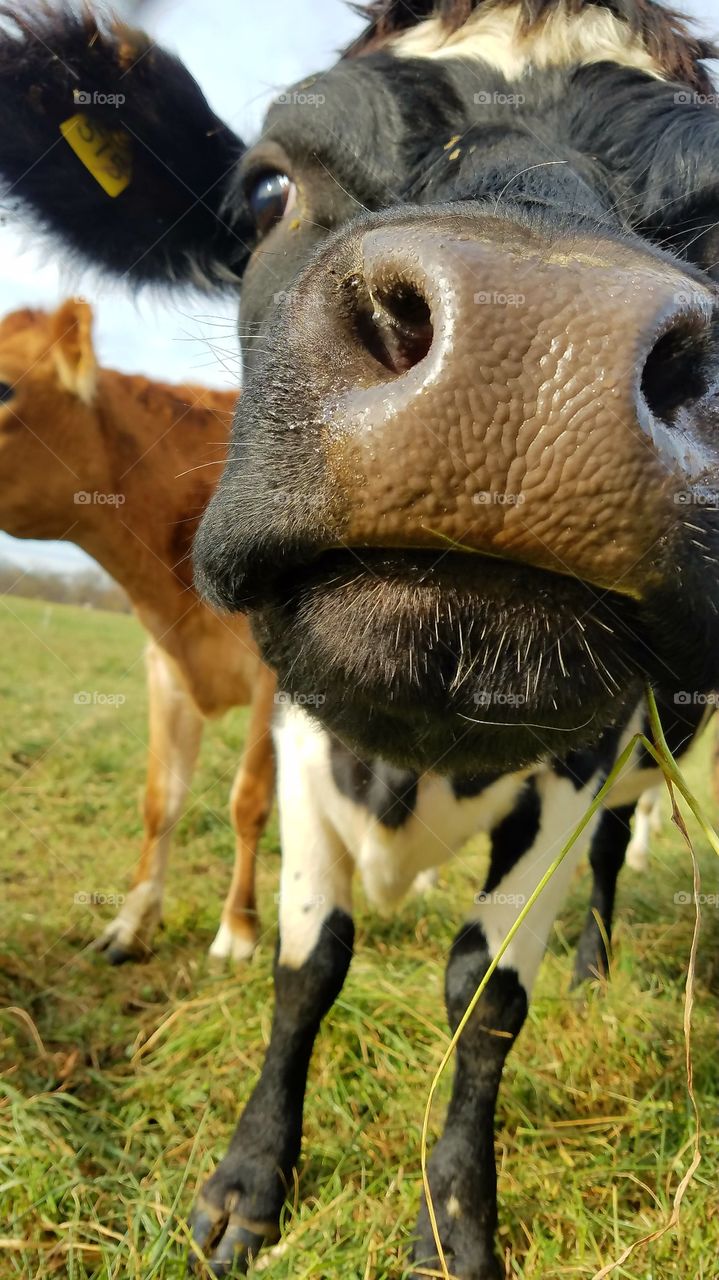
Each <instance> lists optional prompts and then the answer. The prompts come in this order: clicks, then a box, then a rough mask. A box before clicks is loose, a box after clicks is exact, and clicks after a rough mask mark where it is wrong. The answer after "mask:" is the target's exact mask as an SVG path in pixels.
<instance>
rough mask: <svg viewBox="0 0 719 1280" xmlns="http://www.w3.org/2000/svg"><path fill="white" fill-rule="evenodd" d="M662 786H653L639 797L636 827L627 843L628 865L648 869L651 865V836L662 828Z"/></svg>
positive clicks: (635, 813)
mask: <svg viewBox="0 0 719 1280" xmlns="http://www.w3.org/2000/svg"><path fill="white" fill-rule="evenodd" d="M661 795H662V792H661V787H652V788H651V790H650V791H645V792H644V793H643V795H641V796H640V797H639V803H638V805H637V807H636V809H635V811H634V829H633V831H632V838H631V840H630V841H629V844H628V845H627V866H629V867H633V868H634V870H635V871H646V869H647V867H648V866H649V847H650V844H651V836H652V835H656V834H657V831H660V830H661Z"/></svg>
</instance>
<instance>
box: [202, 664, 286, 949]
mask: <svg viewBox="0 0 719 1280" xmlns="http://www.w3.org/2000/svg"><path fill="white" fill-rule="evenodd" d="M275 688H276V683H275V677H274V675H273V674H272V673H271V672H270V671H268V670H267V668H265V667H263V668H262V671H261V674H260V677H259V680H258V682H257V685H256V688H255V693H254V697H253V700H252V714H251V716H250V724H249V728H248V731H247V739H246V741H245V749H244V752H243V755H242V760H241V762H240V767H239V769H238V771H237V776H236V778H235V781H234V784H233V787H232V795H231V797H230V815H231V817H232V825H233V827H234V828H235V834H236V837H237V844H236V850H235V866H234V870H233V873H232V884H231V885H230V891H229V893H228V895H227V898H226V900H225V905H224V907H223V910H222V923H221V924H220V928H219V930H218V932H217V936H216V938H215V940H214V942H213V944H212V946H211V947H210V955H211V956H219V957H222V958H224V957H227V956H230V957H231V958H232V959H233V960H247V959H249V957H250V956H251V955H252V953H253V951H254V949H255V946H256V945H257V937H258V931H259V920H258V917H257V902H256V897H255V859H256V857H257V845H258V842H259V839H260V836H261V835H262V832H263V831H264V829H265V824H266V822H267V819H268V817H269V813H270V809H271V807H272V798H273V794H274V780H275V757H274V749H273V746H272V730H271V725H272V713H273V711H274V696H275Z"/></svg>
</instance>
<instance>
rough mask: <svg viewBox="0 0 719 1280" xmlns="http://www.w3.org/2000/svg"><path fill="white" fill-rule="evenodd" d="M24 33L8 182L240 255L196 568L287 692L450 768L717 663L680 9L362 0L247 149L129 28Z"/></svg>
mask: <svg viewBox="0 0 719 1280" xmlns="http://www.w3.org/2000/svg"><path fill="white" fill-rule="evenodd" d="M33 21H35V24H36V25H35V26H34V27H33ZM33 21H30V20H29V21H28V23H26V24H25V26H24V28H23V30H22V32H21V33H20V34H19V35H16V37H15V42H14V44H13V41H12V40H8V43H7V47H6V51H5V54H4V57H5V60H6V69H5V71H4V73H2V77H1V78H2V80H3V82H4V83H5V86H6V87H5V88H4V89H3V90H2V100H1V101H0V116H2V114H3V113H7V115H8V121H9V118H10V114H11V112H12V117H13V120H14V121H17V118H18V99H20V100H21V101H22V103H23V109H22V111H21V112H20V120H21V124H20V126H18V125H17V123H14V125H13V127H12V128H10V125H9V123H8V127H7V128H6V129H5V130H3V134H2V137H3V141H2V143H1V144H0V169H3V170H4V172H5V173H6V175H7V177H8V178H9V179H10V180H11V181H12V183H13V184H14V186H13V190H14V193H15V194H16V195H17V196H18V198H19V199H20V200H23V201H24V202H25V203H26V204H28V205H30V206H32V207H33V208H34V209H35V210H36V212H39V214H40V215H41V217H42V218H43V220H44V221H45V223H46V225H48V226H49V227H50V228H51V229H52V230H54V231H55V232H58V233H60V234H61V235H62V236H63V238H64V239H65V241H66V242H70V243H71V244H72V245H73V246H74V247H75V248H76V250H78V251H79V252H81V253H82V254H84V255H85V256H90V257H91V258H93V259H94V260H95V261H98V262H100V263H102V264H104V265H106V266H109V267H111V268H112V269H113V270H115V271H116V272H120V273H123V272H124V273H127V274H129V275H130V276H131V277H134V278H136V279H143V278H150V279H158V278H159V279H171V278H176V279H179V280H193V279H196V280H204V281H206V282H208V283H209V284H218V283H219V282H221V281H222V280H227V279H232V278H237V279H239V278H240V277H241V278H242V285H241V288H242V327H243V331H244V332H245V333H247V334H250V335H255V336H252V337H251V338H250V339H249V340H248V341H246V342H245V351H244V366H245V379H244V388H245V389H244V394H243V396H242V399H241V403H240V407H239V410H238V416H237V421H236V424H235V431H234V439H233V444H232V449H231V455H230V459H229V462H228V465H227V468H226V470H225V473H224V476H223V479H222V481H221V483H220V486H219V489H218V491H217V493H216V496H215V498H214V499H213V501H212V502H211V504H210V508H209V510H208V512H207V515H206V517H205V520H204V523H203V526H202V529H201V532H200V537H199V541H198V544H197V565H198V568H199V574H200V577H201V579H202V582H203V584H204V586H205V588H206V590H207V591H208V593H209V594H210V596H211V598H212V599H213V600H214V601H215V602H216V603H218V604H220V605H222V606H224V607H228V608H232V609H246V610H249V611H250V612H251V614H252V617H253V620H254V625H255V629H256V633H257V635H258V638H259V640H260V643H261V645H262V648H263V651H264V654H265V656H266V657H267V659H268V661H269V662H270V663H271V664H273V665H275V666H276V667H277V669H278V672H279V675H280V680H281V682H282V683H283V684H284V685H285V687H286V688H287V689H288V690H289V691H290V692H294V693H297V694H298V695H300V696H305V697H309V695H312V700H313V702H314V704H315V705H319V707H320V710H321V714H322V716H323V718H324V719H325V721H326V722H327V723H328V724H329V725H330V726H331V727H332V728H334V729H335V730H337V731H338V732H339V733H340V734H342V735H344V736H345V737H346V738H348V739H349V740H351V741H353V742H355V743H357V744H359V745H360V746H361V747H363V748H364V749H366V750H370V751H373V752H380V753H382V754H384V755H388V756H390V757H393V758H396V759H399V760H401V761H404V762H407V763H410V764H412V765H413V766H415V767H420V768H429V767H439V768H444V769H449V768H452V769H459V770H461V769H476V768H478V767H482V766H485V765H492V766H498V765H500V766H507V767H510V766H516V765H519V764H521V763H525V762H527V761H529V760H532V759H536V758H537V757H539V756H540V755H542V754H544V753H545V752H546V751H548V750H551V751H558V752H562V751H566V750H567V749H569V748H570V747H575V746H577V745H580V744H581V743H584V742H587V741H591V740H592V739H594V738H596V737H597V735H598V734H599V732H600V730H601V729H602V728H604V727H606V726H607V724H610V723H614V722H616V721H617V720H619V719H620V718H621V717H622V716H623V715H624V714H625V712H626V709H627V706H628V705H629V703H630V701H632V700H633V699H635V698H636V697H637V694H638V693H639V691H640V690H641V687H642V684H643V682H644V681H645V680H646V679H647V678H648V679H650V680H651V681H653V682H654V683H655V684H657V685H658V686H661V687H662V688H663V689H665V690H668V691H670V692H671V691H678V690H687V691H689V690H694V689H706V688H709V687H711V686H713V685H715V684H717V683H719V619H718V617H717V608H718V605H719V567H718V566H719V561H718V559H717V556H718V554H719V515H718V513H717V505H718V504H717V496H718V495H719V471H718V470H717V464H718V462H719V457H718V453H717V444H718V442H719V436H718V435H717V429H718V428H719V396H718V392H717V386H718V373H719V368H718V357H719V342H718V327H717V323H716V318H717V302H718V296H717V290H716V287H715V283H714V279H713V277H714V274H715V270H714V269H715V266H716V262H717V259H718V258H719V234H718V233H717V230H716V225H717V214H718V210H719V184H718V182H717V174H718V173H719V112H717V109H716V101H717V99H716V97H714V96H713V91H712V87H711V84H710V82H709V80H708V78H707V76H706V73H705V71H704V70H703V68H702V65H701V59H702V58H703V57H706V56H708V55H709V54H710V52H711V51H710V49H709V47H708V46H707V45H703V44H701V42H699V41H698V40H696V39H695V38H693V37H692V36H691V35H689V34H688V32H687V30H686V28H685V26H684V25H683V23H682V22H681V20H679V19H678V18H677V17H676V15H674V14H671V13H669V12H668V11H665V10H663V9H662V8H660V7H659V6H657V5H655V4H653V3H651V2H650V0H621V3H619V4H616V3H615V4H612V5H611V6H609V5H607V6H604V5H601V4H585V3H582V0H573V2H572V3H571V4H562V5H560V4H558V3H555V2H554V0H537V2H532V3H529V0H525V2H524V3H520V4H509V3H503V2H502V0H480V2H479V3H474V4H472V3H469V2H467V3H460V0H444V2H443V3H442V4H438V5H437V6H436V12H435V6H433V4H432V3H430V2H429V0H422V2H421V3H417V4H414V5H411V6H408V5H405V4H400V3H396V0H378V2H377V3H375V4H374V5H373V6H372V7H371V12H370V14H369V25H368V28H367V31H366V33H365V36H364V37H363V39H362V40H360V41H359V43H358V44H357V46H355V47H354V48H353V49H352V50H350V51H349V52H348V54H347V55H345V56H344V57H343V58H342V59H340V61H339V62H338V64H337V65H336V66H335V67H333V68H332V69H331V70H329V71H327V72H325V73H323V74H322V75H318V76H315V77H313V78H311V79H309V80H307V81H305V82H303V83H302V84H300V85H298V86H295V87H294V88H292V89H290V90H289V91H287V92H286V93H284V94H282V95H281V96H280V98H279V99H278V101H277V102H276V104H275V105H274V106H273V107H272V108H271V110H270V112H269V114H268V116H267V119H266V122H265V126H264V129H263V132H262V136H261V137H260V139H259V140H258V141H257V142H256V144H255V145H253V146H252V147H250V148H248V149H247V148H244V147H242V146H241V144H240V143H239V142H238V141H237V140H236V139H234V138H233V137H232V135H231V134H230V133H229V131H228V130H227V129H226V128H225V126H223V125H221V124H220V122H219V121H216V120H215V118H214V117H212V116H211V115H210V113H209V109H208V108H207V106H206V104H205V103H204V100H203V99H202V98H201V96H200V95H199V92H198V90H197V89H196V86H194V84H193V83H192V82H191V81H190V80H189V77H187V74H186V73H185V72H184V71H183V70H182V68H180V66H179V64H177V63H176V62H175V61H174V60H172V59H170V58H169V57H168V56H167V55H165V54H163V53H162V52H161V51H158V50H157V49H150V50H149V51H148V49H147V47H146V46H144V45H143V43H142V39H141V38H140V37H138V36H137V34H136V33H128V32H123V31H117V30H115V31H107V30H105V31H99V32H98V31H95V30H94V29H93V31H92V33H90V32H89V28H88V27H87V25H83V22H85V23H87V20H82V21H81V20H79V19H71V18H70V17H69V16H68V15H65V18H64V19H63V21H62V22H60V21H59V20H58V19H57V18H53V19H49V18H47V17H45V18H44V19H43V21H44V23H45V28H44V30H43V31H42V32H40V34H41V35H42V41H41V42H40V41H39V40H38V39H36V38H35V37H36V35H37V33H38V28H37V22H38V21H40V20H39V19H34V20H33ZM48 24H50V26H49V27H48ZM90 34H91V35H92V38H90ZM58 44H60V45H61V52H62V59H61V61H58V59H57V58H55V59H53V60H52V61H51V60H50V57H49V55H48V53H47V49H48V48H49V49H50V50H51V52H53V53H56V52H58ZM65 67H69V69H70V71H71V72H72V73H73V74H74V75H75V76H76V77H77V78H78V80H82V84H83V91H84V92H85V93H86V94H87V95H88V97H89V98H90V104H89V105H88V107H87V109H86V112H85V115H86V118H87V119H88V120H89V121H90V123H91V125H92V124H93V122H96V125H97V127H98V128H104V129H105V130H107V131H110V130H112V129H114V130H115V131H117V130H120V131H122V132H123V135H124V143H123V145H126V146H127V147H128V148H129V149H130V150H131V152H132V164H133V166H134V169H133V173H132V179H131V181H130V182H129V184H128V185H127V186H126V189H124V190H123V191H122V192H121V193H120V194H119V195H117V196H115V197H108V196H107V195H106V194H105V193H104V192H103V191H102V190H101V188H100V186H99V184H98V182H97V180H96V179H95V177H93V176H91V174H89V173H88V172H86V171H85V170H84V169H83V168H82V166H81V165H80V164H79V163H78V162H77V160H76V158H75V156H74V155H73V154H72V153H71V151H70V149H69V148H68V147H67V146H64V145H63V146H60V145H59V144H58V143H57V130H58V127H59V124H60V123H61V117H62V113H63V111H65V110H66V109H67V98H68V95H69V91H70V88H71V81H70V79H69V78H68V72H67V70H65V69H64V68H65ZM1 72H2V67H1V66H0V73H1ZM10 81H12V85H13V94H12V95H11V94H10V91H9V89H8V88H7V85H8V84H9V83H10ZM120 85H124V86H125V91H124V97H125V104H124V105H122V106H121V107H120V108H118V107H117V106H116V105H115V106H114V108H113V111H112V113H111V112H109V111H108V109H107V108H106V106H105V105H104V104H103V103H101V102H99V98H100V97H101V96H102V94H103V93H104V95H105V96H107V95H108V94H109V93H112V92H115V91H117V90H118V86H120ZM38 86H39V87H38ZM33 95H34V96H33ZM95 100H98V102H97V105H96V103H95ZM110 117H111V118H110ZM51 141H52V142H53V143H54V144H56V145H53V146H50V143H51ZM190 142H193V143H194V146H192V145H190ZM48 148H49V153H48ZM31 161H34V162H35V163H34V164H33V165H32V167H30V168H28V166H29V165H30V162H31ZM71 167H72V171H73V174H74V177H75V184H76V185H75V186H74V187H73V188H71V187H70V186H69V184H68V181H67V175H68V172H69V170H70V168H71ZM61 178H62V180H61ZM90 208H92V210H94V211H95V219H94V222H92V225H91V226H90V227H89V228H88V226H87V222H86V221H85V218H84V216H83V211H89V210H90ZM88 217H89V212H88Z"/></svg>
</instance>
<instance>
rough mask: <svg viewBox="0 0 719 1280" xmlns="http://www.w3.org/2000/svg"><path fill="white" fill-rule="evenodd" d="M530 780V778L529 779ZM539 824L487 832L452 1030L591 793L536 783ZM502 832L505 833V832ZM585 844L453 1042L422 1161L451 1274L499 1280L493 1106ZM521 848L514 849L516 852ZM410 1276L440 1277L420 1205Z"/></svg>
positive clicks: (449, 992)
mask: <svg viewBox="0 0 719 1280" xmlns="http://www.w3.org/2000/svg"><path fill="white" fill-rule="evenodd" d="M531 785H532V786H533V785H535V784H531ZM538 798H539V801H540V807H539V821H538V824H537V825H535V820H534V818H533V817H531V816H530V815H531V806H529V807H528V809H527V814H528V817H527V823H528V826H527V831H526V839H525V842H524V848H523V849H522V843H521V842H520V841H519V840H518V838H517V837H518V831H517V824H516V822H515V823H512V824H502V826H501V827H500V828H499V829H498V830H497V831H496V832H494V833H492V834H493V845H492V859H491V863H490V871H489V876H488V879H487V884H486V887H485V891H484V894H481V895H480V896H479V899H478V905H477V908H476V910H475V912H474V913H473V916H472V918H470V919H469V920H468V922H467V923H466V924H465V925H464V927H463V928H462V929H461V931H460V933H459V934H458V936H457V938H456V939H455V942H454V945H453V947H452V951H451V954H450V959H449V964H448V967H447V977H446V1000H447V1011H448V1014H449V1021H450V1026H451V1027H452V1030H453V1031H454V1030H456V1028H457V1025H458V1023H459V1021H460V1020H461V1018H462V1016H463V1014H464V1013H465V1011H466V1009H467V1007H468V1005H469V1003H470V1000H471V999H472V996H473V995H474V993H475V991H476V989H477V987H478V986H479V983H480V982H481V980H482V978H483V976H484V974H485V973H486V971H487V968H488V966H489V964H490V961H491V960H492V958H493V956H494V955H496V953H497V950H498V948H499V946H500V944H501V943H502V941H503V939H504V937H505V935H506V934H507V932H508V930H509V928H510V927H511V925H512V924H513V923H514V921H515V920H516V918H517V915H518V914H519V912H520V911H521V909H522V907H523V906H524V904H525V903H526V901H527V899H528V897H529V896H530V894H531V893H532V891H533V889H534V888H535V886H536V885H537V883H538V882H539V880H540V879H541V877H542V875H543V874H544V872H545V871H546V870H547V868H548V867H549V866H550V864H551V862H552V861H553V859H554V858H555V857H556V854H557V853H558V852H559V849H560V848H561V846H562V844H563V843H564V841H565V840H566V839H567V837H568V836H569V834H570V833H571V830H572V828H573V826H574V825H575V824H576V822H578V821H579V819H580V817H581V816H582V814H583V813H584V812H585V810H586V807H587V804H588V802H589V799H590V798H591V789H590V788H583V789H582V790H581V791H579V792H578V791H576V790H575V789H574V786H573V784H572V783H571V782H570V781H569V780H567V779H558V778H556V777H551V778H549V777H548V778H543V779H542V780H541V781H540V782H539V784H538ZM506 837H510V838H506ZM582 847H586V842H585V841H581V840H580V841H578V842H577V845H575V848H574V849H573V850H572V851H571V852H570V853H569V854H568V855H567V857H566V858H565V859H564V862H563V863H562V865H561V867H560V868H559V870H558V871H557V872H556V873H555V875H554V876H553V878H552V880H551V881H550V883H549V884H548V885H547V886H546V888H545V889H544V892H543V893H542V895H541V897H540V898H539V900H538V901H537V902H536V903H535V905H534V906H533V908H532V910H531V911H530V913H529V915H528V917H527V919H526V920H525V922H524V923H523V924H522V926H521V928H520V929H519V931H518V933H517V934H516V935H515V937H514V939H513V941H512V943H511V944H510V946H509V948H508V950H507V951H506V952H505V954H504V956H503V958H502V961H501V963H500V965H499V966H498V968H497V969H496V970H495V972H494V974H493V975H492V977H491V979H490V981H489V983H488V985H487V988H486V989H485V991H484V993H483V995H482V997H481V999H480V1000H479V1002H478V1004H477V1007H476V1009H475V1010H474V1012H473V1014H472V1017H471V1018H470V1020H469V1022H468V1024H467V1026H466V1028H465V1030H464V1032H463V1033H462V1036H461V1038H460V1041H459V1043H458V1045H457V1050H456V1058H455V1076H454V1083H453V1087H452V1095H451V1100H450V1104H449V1109H448V1112H447V1119H446V1122H445V1127H444V1132H443V1134H442V1137H441V1138H440V1140H439V1142H438V1143H437V1145H436V1147H435V1148H434V1151H433V1152H432V1155H431V1158H430V1161H429V1170H428V1173H429V1183H430V1188H431V1191H432V1203H433V1206H434V1212H435V1215H436V1220H437V1225H438V1228H439V1236H440V1239H441V1241H442V1248H443V1250H444V1253H445V1258H446V1262H447V1266H448V1269H449V1272H450V1274H451V1275H452V1277H456V1280H499V1277H501V1276H502V1275H503V1274H504V1270H503V1268H501V1267H500V1266H499V1264H498V1262H497V1259H496V1256H495V1253H494V1235H495V1231H496V1226H497V1175H496V1167H495V1159H494V1112H495V1105H496V1101H497V1093H498V1090H499V1085H500V1081H501V1077H502V1071H503V1068H504V1061H505V1058H506V1057H507V1054H508V1052H509V1050H510V1049H511V1047H512V1045H513V1044H514V1041H515V1039H516V1037H517V1036H518V1034H519V1031H520V1029H521V1027H522V1024H523V1022H524V1019H525V1017H526V1013H527V1007H528V1001H529V996H530V992H531V988H532V984H533V981H534V977H535V974H536V971H537V968H538V967H539V963H540V960H541V957H542V954H543V952H544V948H545V945H546V941H547V937H548V935H549V930H550V928H551V926H552V922H553V920H554V917H555V915H556V913H557V911H558V909H559V906H560V904H561V901H562V899H563V897H564V894H565V892H566V888H567V884H568V881H569V878H570V876H571V873H572V870H573V868H574V866H575V865H576V862H577V860H578V858H579V857H580V856H581V850H582ZM520 850H521V852H520ZM414 1257H415V1265H416V1267H417V1268H418V1270H417V1272H416V1275H417V1277H418V1280H419V1276H421V1275H423V1274H426V1273H427V1272H429V1273H430V1274H442V1271H441V1267H440V1262H439V1258H438V1257H437V1250H436V1246H435V1242H434V1236H433V1233H432V1227H431V1224H430V1217H429V1211H428V1209H427V1205H426V1202H425V1203H423V1206H422V1209H421V1212H420V1217H419V1223H418V1238H417V1241H416V1244H415V1253H414Z"/></svg>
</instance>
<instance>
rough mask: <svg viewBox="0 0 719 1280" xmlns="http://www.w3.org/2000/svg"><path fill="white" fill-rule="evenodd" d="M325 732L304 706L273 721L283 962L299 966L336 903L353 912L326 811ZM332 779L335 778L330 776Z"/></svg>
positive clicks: (342, 855) (341, 852)
mask: <svg viewBox="0 0 719 1280" xmlns="http://www.w3.org/2000/svg"><path fill="white" fill-rule="evenodd" d="M327 741H328V740H327V735H326V734H325V732H324V730H322V729H321V728H320V727H319V725H317V724H316V723H315V722H314V721H313V720H312V719H311V718H310V717H309V716H308V715H307V714H306V713H305V712H304V711H301V710H299V709H298V708H290V709H287V710H286V711H285V712H284V714H283V716H282V717H281V720H280V722H279V724H278V725H276V727H275V750H276V757H277V797H278V804H279V813H280V840H281V847H282V872H281V875H280V913H279V914H280V957H279V958H280V963H281V964H283V965H287V966H288V967H289V968H291V969H299V968H301V967H302V965H303V964H304V963H305V961H306V960H307V958H308V956H309V955H310V953H311V952H312V950H313V948H314V946H315V944H316V942H317V940H318V938H319V935H320V930H321V928H322V924H323V922H324V921H325V920H326V918H327V916H328V915H329V914H330V913H331V912H332V911H333V910H334V909H335V908H339V909H341V910H342V911H346V912H347V914H348V915H351V913H352V872H353V864H352V860H351V858H350V856H349V854H348V852H347V848H346V846H345V845H344V843H343V841H342V840H341V839H340V837H339V835H338V833H337V831H336V830H335V828H334V827H333V826H332V824H331V822H330V820H329V818H328V816H327V811H326V800H327V785H328V783H327V763H326V762H327ZM330 784H331V780H330Z"/></svg>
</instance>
